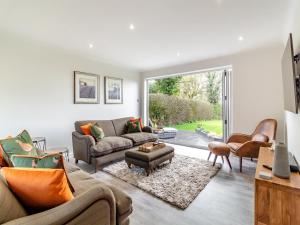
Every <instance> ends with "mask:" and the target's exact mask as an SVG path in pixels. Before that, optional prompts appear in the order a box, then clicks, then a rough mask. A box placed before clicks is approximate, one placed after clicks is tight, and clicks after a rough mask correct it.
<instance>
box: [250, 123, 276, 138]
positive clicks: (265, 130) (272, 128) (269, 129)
mask: <svg viewBox="0 0 300 225" xmlns="http://www.w3.org/2000/svg"><path fill="white" fill-rule="evenodd" d="M276 131H277V121H276V120H275V119H265V120H263V121H261V122H260V123H259V124H258V125H257V127H256V128H255V130H254V132H253V133H252V135H251V136H252V137H253V136H254V135H255V134H263V135H266V136H267V137H268V138H269V141H270V142H271V141H273V140H275V138H276Z"/></svg>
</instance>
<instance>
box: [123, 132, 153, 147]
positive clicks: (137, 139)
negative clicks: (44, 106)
mask: <svg viewBox="0 0 300 225" xmlns="http://www.w3.org/2000/svg"><path fill="white" fill-rule="evenodd" d="M122 137H124V138H128V139H130V140H132V141H133V145H141V144H144V143H146V142H150V141H156V140H157V135H156V134H152V133H146V132H138V133H130V134H124V135H122Z"/></svg>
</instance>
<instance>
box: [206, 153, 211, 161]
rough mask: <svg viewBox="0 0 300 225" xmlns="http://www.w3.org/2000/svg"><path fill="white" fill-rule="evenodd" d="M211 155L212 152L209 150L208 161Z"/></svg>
mask: <svg viewBox="0 0 300 225" xmlns="http://www.w3.org/2000/svg"><path fill="white" fill-rule="evenodd" d="M210 156H211V152H209V155H208V158H207V161H208V160H209V158H210Z"/></svg>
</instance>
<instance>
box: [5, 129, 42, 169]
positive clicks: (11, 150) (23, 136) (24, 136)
mask: <svg viewBox="0 0 300 225" xmlns="http://www.w3.org/2000/svg"><path fill="white" fill-rule="evenodd" d="M0 145H1V147H2V150H3V151H4V152H5V154H2V156H3V157H4V159H5V161H6V162H7V163H8V164H9V165H10V166H12V162H11V161H10V157H11V156H12V155H14V154H17V155H31V156H38V152H37V149H36V147H35V146H34V145H33V142H32V139H31V137H30V135H29V133H28V132H27V131H26V130H23V131H22V132H21V133H20V134H19V135H18V136H16V137H15V138H12V137H10V138H7V139H3V140H0Z"/></svg>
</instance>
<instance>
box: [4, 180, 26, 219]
mask: <svg viewBox="0 0 300 225" xmlns="http://www.w3.org/2000/svg"><path fill="white" fill-rule="evenodd" d="M0 205H1V206H5V207H1V210H0V224H2V223H5V222H8V221H11V220H14V219H18V218H21V217H24V216H27V213H26V211H25V209H24V208H23V206H22V205H21V204H20V203H19V201H18V200H17V198H16V197H15V196H14V194H13V193H12V192H11V191H10V189H9V188H8V186H7V184H6V183H5V182H4V180H3V179H2V177H0Z"/></svg>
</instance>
